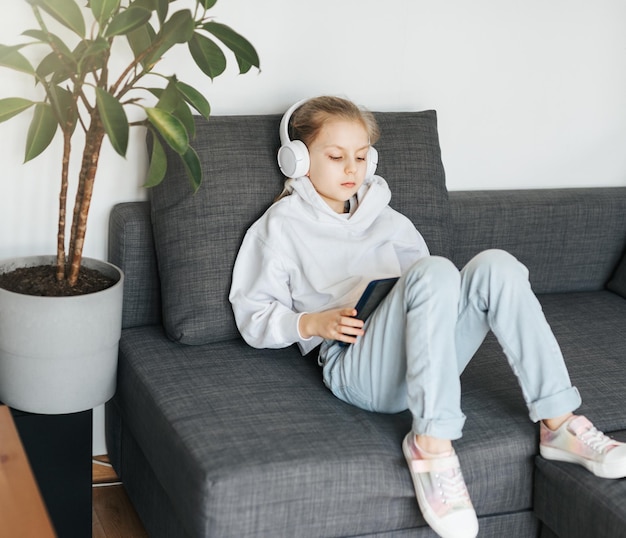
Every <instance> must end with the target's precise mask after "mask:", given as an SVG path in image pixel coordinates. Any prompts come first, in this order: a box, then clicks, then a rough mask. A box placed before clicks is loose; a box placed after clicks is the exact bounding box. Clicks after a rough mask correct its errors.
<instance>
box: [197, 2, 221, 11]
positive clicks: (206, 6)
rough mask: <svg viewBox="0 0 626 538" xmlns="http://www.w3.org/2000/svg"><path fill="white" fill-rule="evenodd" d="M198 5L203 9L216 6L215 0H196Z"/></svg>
mask: <svg viewBox="0 0 626 538" xmlns="http://www.w3.org/2000/svg"><path fill="white" fill-rule="evenodd" d="M198 3H199V4H202V7H204V9H211V8H212V7H213V6H214V5H215V4H217V0H198Z"/></svg>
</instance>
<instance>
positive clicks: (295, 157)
mask: <svg viewBox="0 0 626 538" xmlns="http://www.w3.org/2000/svg"><path fill="white" fill-rule="evenodd" d="M307 101H309V99H308V98H307V99H301V100H300V101H297V102H296V103H294V104H293V105H291V106H290V107H289V108H288V109H287V111H286V112H285V113H284V114H283V117H282V119H281V120H280V127H279V135H280V149H279V150H278V166H279V167H280V171H281V172H282V173H283V174H285V176H287V177H288V178H299V177H302V176H304V175H306V174H307V173H308V171H309V166H310V164H311V159H310V157H309V150H308V148H307V147H306V144H305V143H304V142H302V140H290V139H289V121H290V120H291V116H292V115H293V113H294V112H295V110H296V109H298V108H299V107H301V106H302V105H303V104H304V103H306V102H307ZM377 165H378V151H376V148H374V147H373V146H370V148H369V150H368V152H367V171H366V172H365V177H366V178H370V177H372V176H373V175H374V173H375V172H376V166H377Z"/></svg>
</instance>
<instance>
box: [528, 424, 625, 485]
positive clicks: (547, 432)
mask: <svg viewBox="0 0 626 538" xmlns="http://www.w3.org/2000/svg"><path fill="white" fill-rule="evenodd" d="M540 437H541V443H540V445H539V452H540V454H541V455H542V456H543V457H544V458H545V459H547V460H555V461H566V462H570V463H578V464H579V465H582V466H583V467H585V468H586V469H588V470H589V471H591V472H592V473H593V474H594V475H596V476H599V477H602V478H624V477H626V443H620V442H619V441H615V440H614V439H611V438H610V437H608V436H606V435H604V434H603V433H602V432H600V431H598V430H597V429H596V428H595V427H594V425H593V424H592V423H591V422H590V421H589V420H588V419H587V418H585V417H584V416H573V417H572V418H570V419H569V420H567V421H566V422H565V423H564V424H562V425H561V426H560V427H559V428H558V429H557V430H554V431H553V430H551V429H549V428H548V427H547V426H546V425H545V424H544V423H543V422H542V423H541V430H540Z"/></svg>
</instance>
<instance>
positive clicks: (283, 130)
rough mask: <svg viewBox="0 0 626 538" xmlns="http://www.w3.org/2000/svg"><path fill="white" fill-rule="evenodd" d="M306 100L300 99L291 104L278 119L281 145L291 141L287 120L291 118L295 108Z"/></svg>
mask: <svg viewBox="0 0 626 538" xmlns="http://www.w3.org/2000/svg"><path fill="white" fill-rule="evenodd" d="M307 101H308V99H300V101H298V102H296V103H294V104H293V105H291V106H290V107H289V108H288V109H287V111H286V112H285V113H284V114H283V118H282V119H281V120H280V128H279V133H280V144H281V146H284V145H285V144H287V143H289V142H291V140H289V121H290V120H291V116H292V115H293V113H294V112H295V111H296V109H298V108H300V107H301V106H302V105H303V104H304V103H306V102H307Z"/></svg>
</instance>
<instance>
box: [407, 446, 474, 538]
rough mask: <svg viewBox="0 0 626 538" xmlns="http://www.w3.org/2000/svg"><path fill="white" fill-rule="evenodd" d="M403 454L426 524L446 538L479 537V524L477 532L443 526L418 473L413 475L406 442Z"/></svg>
mask: <svg viewBox="0 0 626 538" xmlns="http://www.w3.org/2000/svg"><path fill="white" fill-rule="evenodd" d="M402 452H403V453H404V457H405V459H406V461H407V463H408V464H409V472H410V473H411V480H412V481H413V487H414V489H415V497H416V499H417V504H418V506H419V508H420V511H421V512H422V516H424V519H425V520H426V523H428V525H429V526H430V528H431V529H433V530H434V531H435V532H436V533H437V534H438V535H439V536H442V537H444V538H476V536H478V522H477V524H476V530H473V529H461V530H459V529H458V528H456V529H450V528H448V527H447V526H445V527H444V526H443V525H442V524H441V519H440V518H438V517H437V515H436V514H435V513H434V512H433V511H432V509H431V508H430V505H429V504H428V502H427V501H426V494H425V492H424V488H423V487H422V483H421V481H420V479H419V478H418V477H417V476H416V474H417V473H413V471H412V470H411V464H410V462H411V453H410V451H409V449H408V447H407V446H406V441H403V442H402Z"/></svg>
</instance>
